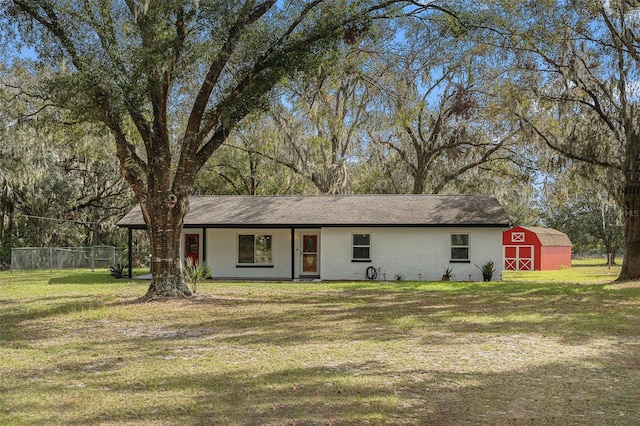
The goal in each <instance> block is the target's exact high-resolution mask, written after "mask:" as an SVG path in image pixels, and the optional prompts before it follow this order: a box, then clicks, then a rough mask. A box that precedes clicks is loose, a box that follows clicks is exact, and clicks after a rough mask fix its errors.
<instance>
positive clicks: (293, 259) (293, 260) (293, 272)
mask: <svg viewBox="0 0 640 426" xmlns="http://www.w3.org/2000/svg"><path fill="white" fill-rule="evenodd" d="M295 236H296V234H295V229H294V228H291V281H293V280H294V279H295V278H296V243H295Z"/></svg>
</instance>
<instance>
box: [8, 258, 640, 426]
mask: <svg viewBox="0 0 640 426" xmlns="http://www.w3.org/2000/svg"><path fill="white" fill-rule="evenodd" d="M615 276H616V271H615V269H612V270H611V271H610V270H609V269H608V268H607V267H600V266H581V267H574V268H573V269H567V270H562V271H557V272H552V273H546V272H545V273H515V272H511V273H505V280H507V281H505V282H500V283H497V282H492V283H481V282H449V283H442V282H434V283H416V282H393V283H219V282H205V283H202V284H200V285H199V286H198V290H199V293H198V296H196V297H194V298H190V299H184V300H171V301H162V302H154V303H137V302H136V299H137V298H138V297H140V296H142V295H143V294H144V293H145V291H146V288H147V285H148V283H147V282H139V281H128V280H113V279H111V278H110V277H109V276H108V275H107V273H91V272H86V271H64V272H45V273H41V272H28V273H14V274H10V273H5V272H1V273H0V324H1V326H2V328H1V329H0V424H11V425H16V424H17V425H19V424H65V425H85V424H138V425H163V424H164V425H173V424H192V425H200V424H220V425H360V424H375V425H379V424H393V425H402V424H406V425H414V424H434V425H436V424H437V425H440V424H455V425H465V424H487V425H501V424H535V425H556V424H574V425H577V424H580V425H604V424H607V425H635V424H637V422H638V419H639V418H640V404H638V401H637V396H638V395H640V284H639V283H623V284H612V283H610V281H611V280H612V279H613V278H615Z"/></svg>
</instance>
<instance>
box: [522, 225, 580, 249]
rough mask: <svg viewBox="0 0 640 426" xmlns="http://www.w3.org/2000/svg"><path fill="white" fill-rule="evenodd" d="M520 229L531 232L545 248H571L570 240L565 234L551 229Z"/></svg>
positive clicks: (526, 227)
mask: <svg viewBox="0 0 640 426" xmlns="http://www.w3.org/2000/svg"><path fill="white" fill-rule="evenodd" d="M521 228H522V229H526V230H527V231H530V232H533V233H534V234H536V236H537V237H538V240H540V244H542V245H543V246H545V247H567V246H568V247H571V246H572V244H571V240H570V239H569V237H568V236H567V234H565V233H562V232H560V231H558V230H555V229H552V228H539V227H536V226H522V227H521Z"/></svg>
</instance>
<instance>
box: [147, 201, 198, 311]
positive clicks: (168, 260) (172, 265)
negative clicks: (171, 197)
mask: <svg viewBox="0 0 640 426" xmlns="http://www.w3.org/2000/svg"><path fill="white" fill-rule="evenodd" d="M188 203H189V202H188V198H185V199H184V200H182V201H181V202H180V201H178V202H176V203H175V204H174V203H173V202H171V201H170V202H167V201H165V200H161V201H156V202H152V201H150V202H148V203H147V204H148V206H147V207H148V208H147V209H146V210H147V212H146V214H147V223H148V229H149V238H150V240H151V265H152V266H151V268H152V279H151V285H150V286H149V290H148V291H147V294H146V295H145V299H157V298H162V297H185V296H190V295H191V291H190V290H189V287H188V286H187V284H186V282H185V279H184V274H183V271H182V259H181V258H180V246H181V244H180V242H181V233H182V223H183V219H184V216H185V214H186V212H187V210H188V208H189V204H188Z"/></svg>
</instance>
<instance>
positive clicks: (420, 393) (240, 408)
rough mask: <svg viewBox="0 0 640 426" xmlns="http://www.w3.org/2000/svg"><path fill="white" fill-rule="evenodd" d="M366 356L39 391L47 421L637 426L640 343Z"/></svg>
mask: <svg viewBox="0 0 640 426" xmlns="http://www.w3.org/2000/svg"><path fill="white" fill-rule="evenodd" d="M367 355H368V354H363V356H362V359H354V360H353V361H351V362H342V363H335V364H329V363H326V362H323V360H317V363H316V365H314V366H309V367H302V368H298V367H288V366H286V365H280V366H277V367H275V368H271V369H270V371H269V372H261V371H258V370H255V369H251V368H245V369H235V370H231V371H230V370H229V369H228V368H227V369H226V371H224V372H219V371H216V370H217V369H218V367H219V366H217V365H216V364H215V363H214V361H213V359H212V360H211V361H212V364H211V370H210V371H209V372H205V373H202V372H199V373H195V374H194V373H190V372H189V371H181V372H176V371H175V370H169V369H168V370H167V372H165V373H164V374H162V373H160V374H158V375H156V376H147V377H136V378H135V379H133V380H131V381H129V382H123V381H122V380H121V377H120V378H117V379H116V378H114V379H113V380H111V379H110V378H109V376H106V377H105V376H104V375H101V373H104V372H107V373H109V372H110V371H111V370H109V369H106V368H105V367H98V368H96V367H95V366H91V365H80V366H70V367H69V368H72V369H78V370H83V371H84V373H85V374H93V375H94V376H96V377H98V378H99V379H98V380H95V381H92V380H91V379H89V378H87V377H86V376H85V377H83V376H78V379H77V380H78V381H82V382H83V383H84V385H85V386H86V388H84V389H82V390H81V391H80V392H81V393H89V394H91V395H92V396H91V399H92V400H93V401H92V403H93V404H94V405H95V406H94V408H93V409H92V410H88V411H85V410H83V409H82V401H81V400H72V399H70V397H72V396H73V395H74V394H76V390H73V389H71V387H72V386H73V383H70V384H69V385H70V388H68V389H57V388H50V387H47V385H46V384H45V382H40V384H39V385H38V388H36V389H33V391H34V392H37V393H38V394H48V395H53V396H55V395H60V396H61V401H67V404H66V405H59V406H58V409H57V410H53V411H52V414H51V418H50V421H51V422H53V423H55V422H58V421H59V422H60V423H65V424H70V425H81V424H87V423H92V424H138V423H144V424H177V423H181V424H191V425H209V424H224V425H285V424H298V425H327V424H336V425H338V424H339V425H357V424H389V425H391V424H394V425H395V424H425V425H426V424H443V425H445V424H456V425H458V424H459V425H463V424H495V425H503V424H593V425H595V424H608V425H635V424H637V423H636V422H637V419H638V418H639V416H640V406H638V404H637V401H636V396H637V394H638V392H640V371H638V369H637V362H638V355H639V352H638V348H635V349H634V350H632V351H627V352H625V351H620V352H611V353H607V354H603V355H601V356H595V357H589V358H576V359H575V360H574V361H568V362H560V363H559V362H551V363H543V364H541V365H532V366H530V367H527V368H523V369H518V370H513V369H511V370H503V371H492V369H486V370H482V369H479V368H476V369H474V368H472V365H470V366H469V368H468V369H467V370H466V371H465V370H464V369H460V370H446V369H439V368H435V367H433V366H432V365H430V364H428V363H422V364H419V365H413V366H410V365H408V366H406V367H405V368H404V369H403V370H401V371H396V370H393V369H391V368H390V365H388V364H387V363H385V362H382V361H371V360H370V359H369V360H368V359H367ZM114 362H120V363H121V360H114ZM634 363H635V364H634ZM227 367H228V366H227ZM124 369H126V366H123V367H122V371H123V373H122V374H126V372H125V371H124ZM15 386H19V385H18V384H16V385H15ZM14 390H16V391H17V390H18V389H17V388H16V389H14ZM7 391H9V392H11V391H12V389H7ZM64 393H68V394H69V395H63V394H64ZM115 401H122V402H121V403H120V404H118V405H114V402H115ZM42 404H43V406H46V403H44V402H43V403H42ZM7 409H12V410H16V411H18V412H23V410H27V407H19V406H10V405H9V406H7Z"/></svg>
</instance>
